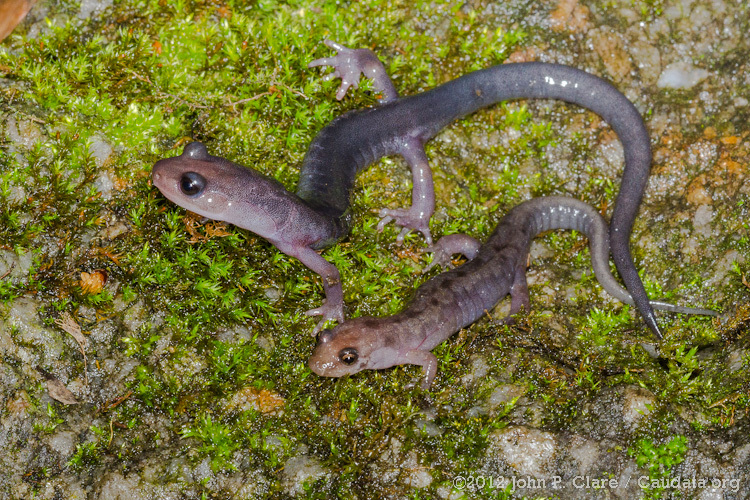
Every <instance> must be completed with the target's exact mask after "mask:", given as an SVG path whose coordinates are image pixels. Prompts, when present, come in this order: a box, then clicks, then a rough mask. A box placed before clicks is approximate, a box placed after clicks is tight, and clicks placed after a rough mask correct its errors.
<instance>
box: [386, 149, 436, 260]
mask: <svg viewBox="0 0 750 500" xmlns="http://www.w3.org/2000/svg"><path fill="white" fill-rule="evenodd" d="M399 154H401V156H403V157H404V159H405V160H406V163H407V164H408V165H409V168H410V169H411V178H412V190H411V207H409V208H395V209H391V208H384V209H382V210H381V211H380V217H382V219H381V221H380V223H379V224H378V231H382V230H383V228H384V227H385V226H386V224H388V223H389V222H391V221H394V222H395V223H396V224H397V225H399V226H401V227H402V228H403V229H402V230H401V232H400V233H399V235H398V237H397V238H396V241H398V242H399V243H401V242H402V241H404V237H405V236H406V235H407V234H409V232H410V231H412V230H415V231H419V232H420V233H422V234H423V235H424V238H425V241H427V244H428V245H430V244H432V235H431V234H430V217H432V214H433V213H434V212H435V189H434V186H433V183H432V170H431V169H430V163H429V161H428V160H427V155H426V154H425V152H424V144H423V143H422V142H421V141H420V140H418V139H413V138H412V139H405V140H404V142H403V144H402V145H401V147H400V148H399Z"/></svg>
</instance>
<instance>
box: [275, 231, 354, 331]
mask: <svg viewBox="0 0 750 500" xmlns="http://www.w3.org/2000/svg"><path fill="white" fill-rule="evenodd" d="M274 245H276V247H277V248H278V249H279V250H281V251H282V252H284V253H285V254H287V255H290V256H292V257H295V258H297V259H299V260H300V262H302V263H303V264H304V265H305V266H307V267H308V268H310V269H311V270H313V271H314V272H316V273H318V274H319V275H320V278H321V280H323V291H324V292H325V294H326V298H325V302H323V305H321V306H320V307H316V308H315V309H310V310H309V311H307V312H305V314H306V315H308V316H322V317H323V318H322V319H321V320H320V322H318V324H317V325H316V326H315V329H314V330H313V331H312V335H313V336H315V335H317V334H318V332H319V331H320V330H322V329H323V326H324V325H325V323H326V321H331V320H332V321H338V322H339V323H343V322H344V291H343V289H342V288H341V276H340V275H339V270H338V269H337V268H336V266H334V265H333V264H331V263H330V262H328V261H327V260H325V259H324V258H323V257H321V256H320V254H319V253H318V252H316V251H315V250H312V249H311V248H307V247H290V246H288V245H283V244H276V243H274ZM279 245H281V246H279ZM282 247H283V248H282Z"/></svg>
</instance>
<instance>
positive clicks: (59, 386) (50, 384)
mask: <svg viewBox="0 0 750 500" xmlns="http://www.w3.org/2000/svg"><path fill="white" fill-rule="evenodd" d="M47 392H49V396H50V397H51V398H52V399H54V400H55V401H59V402H61V403H62V404H65V405H77V404H78V400H77V399H76V397H75V396H74V395H73V393H72V392H70V391H69V390H68V388H67V387H65V384H63V383H62V382H60V381H59V380H57V379H56V378H55V377H53V376H51V375H50V376H49V377H48V378H47Z"/></svg>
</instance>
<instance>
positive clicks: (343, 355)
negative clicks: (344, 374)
mask: <svg viewBox="0 0 750 500" xmlns="http://www.w3.org/2000/svg"><path fill="white" fill-rule="evenodd" d="M339 359H340V360H341V362H342V363H344V364H345V365H351V364H353V363H355V362H356V361H357V360H358V359H359V353H358V352H357V350H356V349H355V348H353V347H347V348H346V349H341V351H340V352H339Z"/></svg>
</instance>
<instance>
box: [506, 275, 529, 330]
mask: <svg viewBox="0 0 750 500" xmlns="http://www.w3.org/2000/svg"><path fill="white" fill-rule="evenodd" d="M521 308H523V309H525V310H526V311H530V310H531V302H530V301H529V287H528V286H527V285H526V269H525V266H519V267H517V268H516V274H515V276H514V277H513V285H511V287H510V312H509V313H508V315H507V316H506V317H504V318H503V319H502V320H501V322H502V323H504V324H506V325H512V324H513V323H515V322H516V320H515V318H514V317H513V316H515V315H516V314H518V313H519V312H520V311H521Z"/></svg>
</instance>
